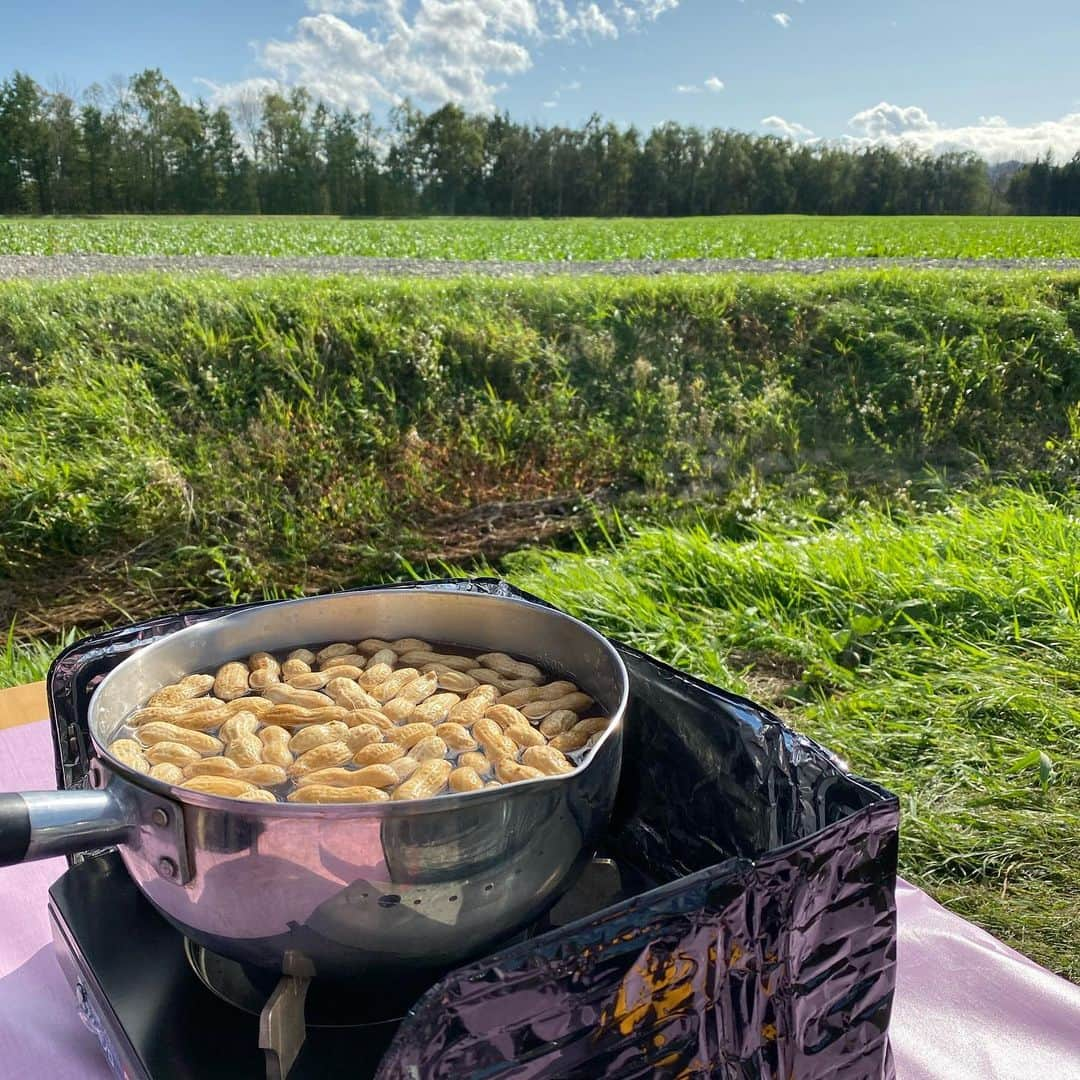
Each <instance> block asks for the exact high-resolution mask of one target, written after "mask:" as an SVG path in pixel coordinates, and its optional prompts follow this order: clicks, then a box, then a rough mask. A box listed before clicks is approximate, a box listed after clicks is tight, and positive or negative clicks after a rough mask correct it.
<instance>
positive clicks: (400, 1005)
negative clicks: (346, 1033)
mask: <svg viewBox="0 0 1080 1080" xmlns="http://www.w3.org/2000/svg"><path fill="white" fill-rule="evenodd" d="M184 955H185V956H187V959H188V963H189V964H190V965H191V967H192V970H193V971H194V972H195V974H196V975H198V977H199V980H200V981H201V982H202V984H203V985H204V986H205V987H206V988H207V989H208V990H211V991H212V992H213V993H215V994H216V995H217V996H218V997H219V998H221V1000H222V1001H225V1002H228V1004H230V1005H232V1006H235V1007H236V1008H237V1009H242V1010H243V1011H244V1012H246V1013H251V1014H252V1015H253V1016H260V1015H261V1014H262V1012H263V1010H264V1009H265V1008H266V1006H267V1003H268V1002H269V1001H270V999H271V997H272V996H273V994H274V992H275V991H276V990H277V989H278V986H279V984H280V983H281V981H282V980H283V979H289V978H292V976H288V975H282V973H281V972H279V971H270V970H268V969H264V968H256V967H251V966H250V965H247V964H241V963H240V962H239V961H237V960H230V959H229V958H228V957H224V956H219V955H218V954H217V953H214V952H211V951H210V950H209V949H206V948H204V947H203V946H202V945H199V944H197V943H196V942H194V941H191V940H189V939H187V938H185V939H184ZM441 974H443V972H442V971H431V972H426V973H422V974H420V975H419V976H416V975H412V976H406V975H402V976H400V977H398V978H397V979H395V980H394V982H393V984H392V985H390V984H388V982H381V983H380V984H379V985H378V986H375V987H372V986H367V987H365V986H363V985H362V984H358V983H342V982H335V981H333V980H328V979H311V980H308V982H309V985H308V988H307V995H306V1000H305V1001H304V1019H305V1021H306V1023H307V1026H308V1027H317V1028H370V1027H379V1026H382V1025H384V1024H396V1023H398V1022H399V1021H400V1020H401V1019H402V1018H403V1017H404V1015H405V1013H406V1012H408V1010H409V1008H410V1006H412V1005H413V1004H414V1003H415V1002H416V999H417V998H418V997H420V996H421V995H422V994H423V993H424V991H425V990H428V989H430V987H431V986H432V984H433V983H435V982H436V981H437V980H438V978H439V976H440V975H441Z"/></svg>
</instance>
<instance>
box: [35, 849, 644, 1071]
mask: <svg viewBox="0 0 1080 1080" xmlns="http://www.w3.org/2000/svg"><path fill="white" fill-rule="evenodd" d="M650 885H651V883H650V882H648V881H646V880H645V879H644V878H641V877H640V875H639V874H637V873H636V872H635V871H633V870H632V869H631V868H629V867H624V868H623V869H622V870H621V871H620V869H619V867H618V866H617V864H616V862H615V861H614V860H612V859H608V858H605V857H597V858H596V859H594V860H593V861H592V862H591V863H590V864H587V866H586V868H585V870H584V871H583V872H582V874H581V876H580V877H579V878H578V880H577V882H576V884H575V885H574V886H573V887H572V888H571V890H570V891H569V892H568V893H567V894H566V895H565V896H564V897H563V898H562V899H561V900H560V901H559V902H558V903H557V904H556V905H555V907H554V908H553V909H552V910H551V911H550V912H549V913H548V914H547V915H546V916H545V917H544V918H543V919H542V920H540V921H539V922H537V923H536V924H535V925H534V926H533V927H531V928H530V929H529V930H528V931H526V932H525V933H523V934H521V935H520V936H519V938H518V939H517V940H525V939H527V938H528V937H530V936H534V935H536V934H541V933H545V932H546V931H548V930H550V929H553V928H554V927H557V926H561V925H565V924H566V923H568V922H571V921H573V920H575V919H578V918H581V917H583V916H585V915H587V914H590V913H592V912H594V911H596V910H598V909H600V908H602V907H606V906H608V905H609V904H611V903H614V902H615V901H617V900H618V899H619V898H621V897H623V896H625V895H627V894H633V893H636V892H640V891H642V890H643V889H645V888H648V887H649V886H650ZM49 897H50V900H49V915H50V919H51V923H52V931H53V940H54V943H55V945H56V950H57V954H58V957H59V960H60V965H61V967H62V968H63V971H64V974H65V976H66V977H67V979H68V982H69V983H70V984H71V986H72V988H73V990H74V992H75V998H76V1001H77V1003H78V1008H79V1012H80V1015H81V1017H82V1019H83V1021H84V1023H86V1024H87V1026H88V1027H89V1028H90V1029H91V1030H92V1031H93V1032H94V1034H95V1035H96V1036H97V1037H98V1040H99V1041H100V1043H101V1045H102V1050H103V1052H104V1053H105V1056H106V1058H107V1060H108V1061H109V1063H110V1065H111V1066H112V1068H113V1070H114V1072H116V1073H117V1074H118V1075H120V1076H123V1077H129V1078H131V1080H143V1078H146V1080H182V1078H183V1080H187V1078H196V1077H198V1078H200V1080H201V1078H206V1077H216V1076H228V1077H230V1078H235V1080H246V1078H249V1077H252V1078H259V1080H262V1078H266V1077H273V1076H275V1075H280V1072H276V1069H277V1065H276V1061H275V1059H274V1057H273V1055H270V1056H269V1057H268V1056H267V1055H266V1054H264V1052H263V1051H262V1050H261V1049H260V1013H261V1012H262V1010H263V1008H264V1007H265V1005H266V1004H267V1002H268V1001H269V999H270V998H271V996H272V995H273V993H274V991H275V989H276V988H277V987H278V985H279V976H278V975H277V974H275V973H273V972H266V971H257V970H252V969H248V968H243V967H241V966H240V965H238V964H236V963H234V962H232V961H228V960H223V959H222V958H220V957H217V956H214V955H213V954H212V953H208V952H206V951H205V950H202V949H200V948H199V947H197V946H193V945H192V943H191V942H189V941H187V940H186V939H185V938H184V937H183V936H182V935H181V934H179V933H178V932H177V931H176V930H175V929H174V928H173V927H172V926H170V925H169V923H168V922H166V921H165V919H163V918H162V917H161V916H160V915H159V914H158V913H157V912H156V911H154V909H153V907H151V905H150V904H149V903H148V902H147V900H146V899H145V898H144V897H143V895H142V894H141V893H140V892H139V890H138V889H137V888H136V887H135V885H134V884H133V882H132V880H131V878H130V877H129V876H128V874H127V871H126V870H125V869H124V865H123V863H122V862H121V861H120V857H119V855H118V854H117V852H116V851H115V850H113V851H109V852H106V853H104V854H101V855H96V856H93V857H90V858H87V859H85V860H83V861H82V862H80V863H77V864H76V865H74V866H72V867H71V868H70V869H69V870H68V871H67V872H66V873H65V874H64V875H63V876H62V877H61V878H60V879H59V880H58V881H57V882H56V883H55V884H54V885H53V886H52V888H51V889H50V890H49ZM442 974H444V973H443V972H431V973H427V974H425V975H421V976H419V977H417V976H412V977H411V978H410V977H405V976H403V977H402V978H401V979H399V980H398V981H397V982H395V984H394V985H389V986H388V985H382V986H379V987H378V988H376V989H375V990H374V991H371V990H368V991H364V990H362V989H357V988H356V987H349V986H338V985H333V984H328V983H325V982H320V981H318V980H316V981H315V982H314V983H312V985H311V987H310V989H309V990H308V992H307V1000H306V1002H305V1007H304V1014H305V1016H306V1019H307V1027H306V1032H305V1038H304V1043H303V1046H302V1048H301V1050H300V1053H299V1055H298V1056H297V1057H296V1060H295V1062H294V1063H293V1064H292V1066H291V1068H290V1069H289V1070H288V1076H289V1080H307V1078H308V1077H326V1076H331V1075H342V1076H344V1075H348V1076H349V1077H353V1078H356V1080H362V1078H366V1077H371V1076H374V1075H375V1073H376V1070H377V1068H378V1065H379V1063H380V1061H381V1059H382V1057H383V1055H384V1053H385V1051H386V1049H387V1047H388V1046H389V1045H390V1042H391V1040H392V1039H393V1037H394V1033H395V1032H396V1030H397V1027H398V1024H399V1023H400V1021H401V1019H402V1018H403V1017H404V1015H405V1013H406V1012H407V1011H408V1010H409V1008H410V1007H411V1006H412V1005H413V1004H414V1003H415V1002H416V1000H417V999H418V998H419V997H421V996H422V995H423V993H424V992H425V991H426V990H428V989H429V988H430V987H431V986H432V985H433V984H434V983H435V982H437V981H438V979H439V977H440V976H441V975H442Z"/></svg>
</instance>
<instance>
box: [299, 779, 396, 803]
mask: <svg viewBox="0 0 1080 1080" xmlns="http://www.w3.org/2000/svg"><path fill="white" fill-rule="evenodd" d="M286 798H287V799H288V800H289V802H298V803H370V802H386V800H387V799H389V798H390V796H389V795H387V794H386V792H385V791H380V790H379V789H378V788H373V787H364V786H362V785H360V784H357V785H355V786H353V787H328V786H327V785H326V784H311V785H309V786H308V787H298V788H297V789H296V790H295V791H290V792H289V794H288V795H287V796H286Z"/></svg>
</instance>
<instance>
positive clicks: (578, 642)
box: [89, 589, 628, 978]
mask: <svg viewBox="0 0 1080 1080" xmlns="http://www.w3.org/2000/svg"><path fill="white" fill-rule="evenodd" d="M406 635H417V636H422V637H424V638H426V639H429V640H432V641H434V642H446V643H455V644H457V645H461V646H466V647H476V648H486V649H492V650H494V649H497V650H500V651H504V652H508V653H512V654H514V655H518V656H523V657H528V658H529V659H531V660H533V661H535V662H536V663H538V664H540V665H541V666H542V667H544V668H545V669H547V670H550V671H554V672H557V673H562V674H567V675H568V676H571V677H572V678H573V679H574V680H575V681H576V682H577V683H578V684H579V685H580V686H582V687H583V689H585V690H586V691H587V692H588V693H590V694H591V695H592V696H593V697H594V698H595V699H596V700H597V702H598V703H599V705H600V706H601V707H602V708H603V710H604V712H605V714H607V715H610V716H611V717H612V723H611V725H610V726H609V728H608V730H607V731H606V732H605V733H604V735H603V736H602V737H601V739H600V740H598V742H597V743H596V745H595V746H594V747H593V749H592V750H591V751H590V753H589V755H588V756H587V757H586V758H585V759H584V761H583V762H582V764H581V766H580V767H579V768H578V769H577V770H575V772H573V773H570V774H568V775H566V776H560V777H545V778H543V779H540V780H531V781H526V782H523V783H520V784H514V785H509V786H506V787H503V788H499V789H488V790H485V791H481V792H476V793H472V794H468V795H443V796H440V797H438V798H435V799H428V800H419V801H416V802H401V803H376V804H365V805H359V806H349V805H343V804H338V805H332V806H318V805H302V804H276V805H270V804H261V803H243V802H237V801H234V800H230V799H223V798H219V797H215V796H209V795H203V794H200V793H196V792H190V791H185V790H181V789H178V788H172V787H170V786H168V785H165V784H162V783H160V782H158V781H155V780H151V779H150V778H148V777H146V776H142V775H140V774H137V773H134V772H132V771H131V770H129V769H128V768H127V767H126V766H124V765H123V764H122V763H120V762H119V761H116V760H115V759H112V758H111V757H110V756H109V755H108V754H107V753H106V752H105V750H104V747H105V746H107V745H108V743H109V742H110V741H111V739H112V737H113V736H114V734H115V732H116V731H117V730H118V728H119V727H120V725H121V724H122V722H123V720H124V718H125V717H126V716H127V714H128V713H129V712H130V711H131V710H132V709H133V708H134V707H135V706H136V705H138V704H141V703H142V702H143V701H145V700H146V698H147V697H148V696H149V694H150V693H152V692H153V691H154V690H156V689H157V688H158V687H160V686H162V685H165V684H166V683H169V682H172V681H175V680H176V679H178V678H180V677H181V676H183V675H185V674H188V673H190V672H193V671H207V670H213V669H214V668H215V667H216V666H218V665H219V664H221V663H223V662H224V661H226V660H228V659H232V658H234V657H238V656H246V655H249V654H250V653H252V652H254V651H256V650H268V651H274V650H278V649H283V648H287V647H295V646H296V645H299V644H304V643H315V642H322V641H333V640H346V641H348V640H360V639H362V638H365V637H382V638H387V639H392V638H395V637H403V636H406ZM627 697H628V680H627V675H626V671H625V668H624V667H623V664H622V661H621V659H620V658H619V656H618V654H617V653H616V652H615V650H614V649H613V648H612V647H611V646H610V644H608V642H606V641H605V640H604V639H603V638H602V637H600V636H599V635H598V634H596V633H595V632H594V631H592V630H591V629H589V628H588V627H586V626H585V625H584V624H582V623H580V622H578V621H577V620H574V619H571V618H569V617H568V616H566V615H563V614H561V613H559V612H554V611H551V610H549V609H546V608H542V607H538V606H537V605H534V604H530V603H528V602H526V601H522V600H517V599H513V598H509V597H496V596H490V595H476V594H467V593H466V594H462V593H451V592H443V591H438V590H434V589H433V590H423V589H417V590H413V591H408V592H402V591H393V592H391V591H386V592H383V591H378V590H376V591H371V592H365V593H354V594H341V595H337V596H325V597H313V598H311V599H305V600H295V601H287V602H282V603H278V604H271V605H266V606H264V607H258V608H253V609H248V610H245V611H240V612H237V613H234V614H232V615H228V616H225V617H223V618H220V619H215V620H211V621H209V622H206V623H202V624H199V625H196V626H192V627H189V628H188V629H185V630H182V631H180V632H178V633H176V634H174V635H171V636H169V637H166V638H163V639H161V640H160V641H158V642H156V643H154V644H152V645H149V646H147V647H146V648H145V649H143V650H141V651H139V652H138V653H135V654H134V655H133V656H131V657H130V658H129V659H127V660H126V661H124V662H123V663H122V664H120V665H118V666H117V667H116V668H115V669H114V670H113V671H112V672H111V673H110V674H109V676H108V677H107V678H106V679H105V680H104V681H103V682H102V684H101V686H100V687H99V688H98V691H97V693H96V694H95V696H94V698H93V700H92V701H91V704H90V715H89V721H90V731H91V735H92V737H93V739H94V741H95V744H96V746H97V749H98V752H99V754H100V755H101V757H102V759H103V761H105V762H107V764H108V768H109V770H110V771H111V772H112V773H113V779H112V781H111V783H110V785H109V787H110V791H111V790H113V788H114V787H116V788H117V791H116V792H115V793H114V794H115V796H116V797H117V798H118V800H119V801H120V802H121V803H125V804H126V798H127V796H128V795H129V794H130V795H133V796H135V797H136V801H139V800H141V799H142V798H144V797H145V796H146V795H147V794H151V795H154V796H155V797H156V798H155V803H156V805H158V806H160V805H161V804H162V803H163V802H164V801H165V800H172V801H173V802H174V803H175V804H176V805H177V810H178V811H179V812H181V813H182V815H183V831H184V833H185V834H186V849H187V850H186V853H185V854H186V858H187V860H188V862H189V865H190V870H191V874H190V879H189V880H187V881H186V882H184V881H181V880H179V879H178V878H177V877H175V876H172V877H170V876H167V875H165V876H163V874H162V872H161V869H160V866H161V860H162V858H163V857H166V858H167V857H169V856H168V855H167V854H166V848H167V844H165V838H163V837H162V835H161V833H160V831H159V832H154V827H153V824H152V822H151V823H149V824H148V823H147V818H146V817H145V816H144V815H142V814H141V812H140V813H139V814H138V815H137V819H138V820H140V824H139V826H138V837H139V839H137V840H135V841H133V842H132V843H131V844H128V845H125V846H122V847H121V849H120V850H121V855H122V858H123V860H124V863H125V865H126V866H127V868H128V871H129V872H130V874H131V875H132V877H133V878H134V880H135V882H136V883H137V884H138V885H139V887H140V888H141V889H142V890H143V892H144V893H145V894H146V896H147V897H148V898H149V899H150V901H151V902H152V903H153V904H154V905H155V906H156V907H157V908H158V909H159V910H160V911H161V912H162V914H163V915H165V917H166V918H168V919H169V921H170V922H172V923H173V925H175V926H176V927H177V928H178V929H179V930H180V931H181V933H183V934H185V935H186V936H188V937H190V938H192V939H193V940H195V941H197V942H199V943H200V944H202V945H204V946H206V948H208V949H211V950H212V951H214V952H217V953H220V954H222V955H223V956H230V957H233V958H235V959H237V960H240V961H242V962H244V963H250V964H255V965H259V966H263V967H270V968H276V969H280V968H281V966H282V963H283V959H284V957H285V955H286V953H287V952H290V951H291V952H292V953H294V954H295V955H301V956H304V957H306V958H307V959H308V960H309V961H310V963H311V965H312V968H313V971H314V973H315V974H316V975H327V976H331V977H337V978H342V977H349V976H356V975H359V976H363V975H372V974H378V973H383V972H385V973H389V972H393V971H397V970H400V969H401V968H402V967H403V966H405V967H409V966H412V967H428V966H436V965H448V964H451V963H454V962H457V961H460V960H462V959H464V958H466V957H468V956H471V955H476V954H480V953H483V952H486V951H488V949H489V948H490V947H491V946H492V944H493V943H495V942H496V941H498V940H500V939H502V938H504V937H506V936H508V935H510V934H511V933H513V932H514V931H515V930H516V929H517V928H518V927H520V926H522V925H524V924H525V923H527V922H530V921H531V920H532V919H534V918H535V917H536V916H537V915H539V914H540V912H541V911H543V910H544V909H545V908H546V907H548V906H549V905H550V904H551V903H552V902H553V900H554V899H555V898H556V897H557V896H558V895H559V894H560V892H561V891H562V890H563V889H564V888H565V887H566V886H568V885H569V884H570V882H571V881H572V879H573V874H574V871H575V870H576V869H577V868H578V867H579V865H580V864H581V863H582V862H583V860H584V859H586V858H588V857H589V855H591V850H590V844H591V842H592V840H593V838H594V837H595V836H596V834H597V833H598V832H599V831H600V830H601V829H602V828H603V826H604V825H605V824H606V821H607V818H608V817H609V815H610V811H611V806H612V803H613V802H614V798H615V790H616V787H617V784H618V778H619V767H620V762H621V750H622V723H621V721H622V715H623V712H624V710H625V707H626V702H627ZM128 789H135V790H134V791H133V792H131V791H129V790H128ZM151 839H152V840H153V843H149V842H148V841H149V840H151ZM163 844H165V846H163ZM177 854H178V855H179V853H177Z"/></svg>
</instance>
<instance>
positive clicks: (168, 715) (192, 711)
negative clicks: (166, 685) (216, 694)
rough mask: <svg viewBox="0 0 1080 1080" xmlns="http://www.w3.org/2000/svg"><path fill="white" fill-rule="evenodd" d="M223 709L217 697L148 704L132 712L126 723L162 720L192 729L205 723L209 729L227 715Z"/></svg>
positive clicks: (134, 723) (137, 723)
mask: <svg viewBox="0 0 1080 1080" xmlns="http://www.w3.org/2000/svg"><path fill="white" fill-rule="evenodd" d="M224 710H225V703H224V702H222V701H218V700H217V698H196V699H195V700H194V701H190V702H187V703H185V704H182V705H148V706H147V707H146V708H145V709H139V711H138V712H136V713H134V714H133V715H132V716H131V718H130V719H129V721H128V723H129V724H131V725H132V726H133V727H141V726H142V725H143V724H152V723H155V722H157V721H163V722H164V723H167V724H183V726H184V727H189V728H192V729H193V730H194V729H199V728H200V727H201V725H203V724H205V725H207V728H208V729H209V728H214V727H217V726H218V724H220V723H221V722H222V720H224V719H225V718H226V717H227V716H228V715H229V714H228V713H226V712H225V711H224Z"/></svg>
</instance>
